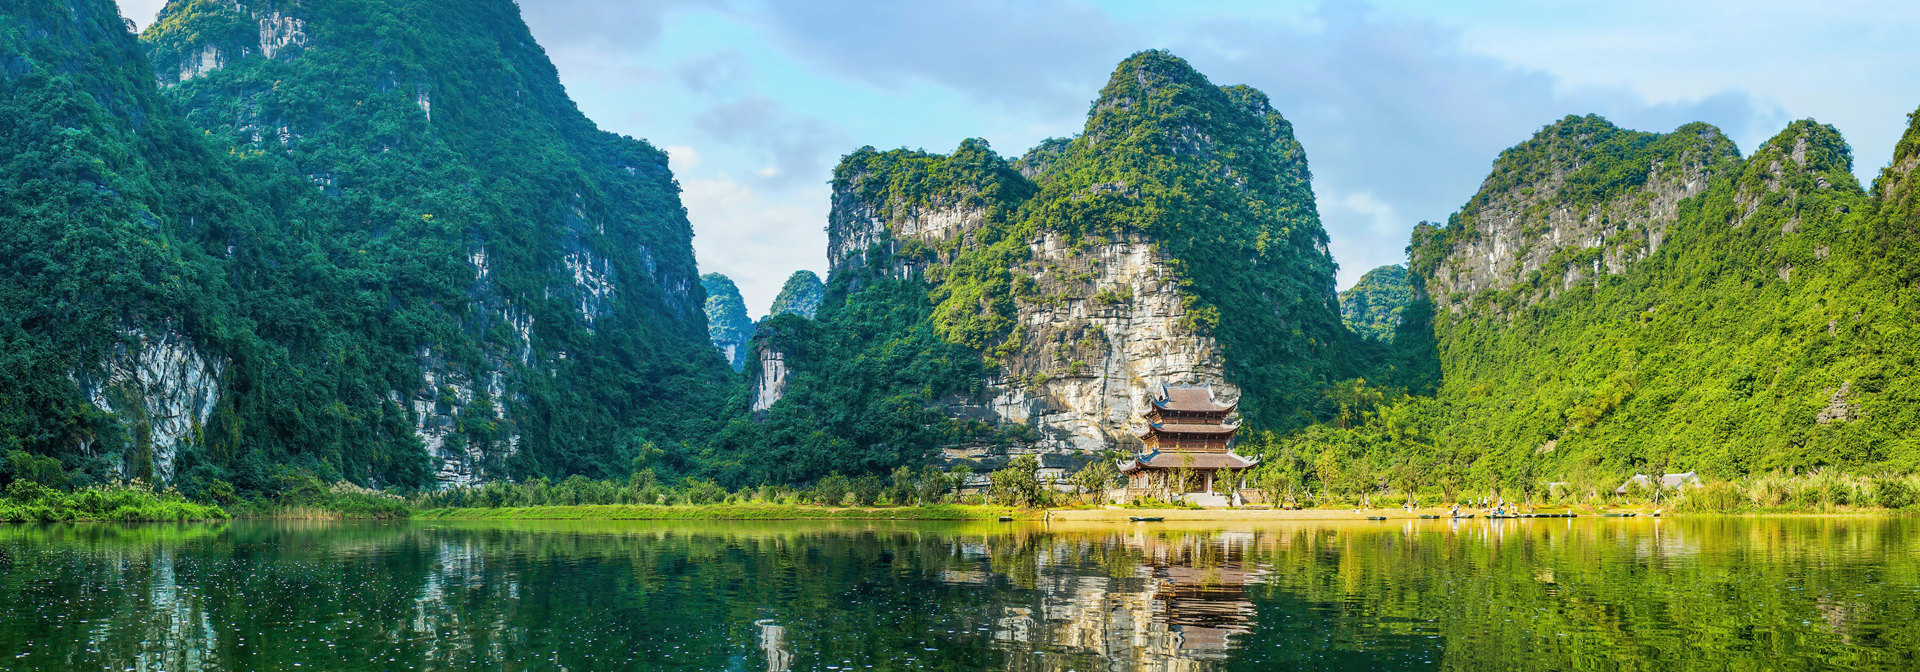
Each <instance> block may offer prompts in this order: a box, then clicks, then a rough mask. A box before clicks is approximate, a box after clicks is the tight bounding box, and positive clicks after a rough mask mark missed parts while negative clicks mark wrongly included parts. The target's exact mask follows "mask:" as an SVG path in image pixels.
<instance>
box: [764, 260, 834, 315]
mask: <svg viewBox="0 0 1920 672" xmlns="http://www.w3.org/2000/svg"><path fill="white" fill-rule="evenodd" d="M826 298H827V286H826V284H825V283H822V282H820V276H818V275H814V273H813V271H794V272H793V275H789V276H787V282H786V284H784V285H781V286H780V293H779V294H777V295H775V296H774V297H773V306H771V307H769V308H768V309H767V316H768V317H772V316H774V315H784V314H787V313H792V314H794V315H799V316H801V317H806V318H811V317H813V316H814V314H815V313H818V312H820V302H821V301H822V300H824V299H826Z"/></svg>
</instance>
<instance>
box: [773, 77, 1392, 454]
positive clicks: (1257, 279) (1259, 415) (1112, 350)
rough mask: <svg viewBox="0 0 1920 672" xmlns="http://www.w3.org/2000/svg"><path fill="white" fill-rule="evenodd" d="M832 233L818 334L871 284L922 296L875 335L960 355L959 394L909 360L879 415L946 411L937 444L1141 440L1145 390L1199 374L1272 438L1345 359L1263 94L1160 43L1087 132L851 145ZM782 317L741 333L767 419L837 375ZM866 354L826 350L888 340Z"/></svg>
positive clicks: (838, 184) (836, 188)
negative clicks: (1033, 142) (768, 377)
mask: <svg viewBox="0 0 1920 672" xmlns="http://www.w3.org/2000/svg"><path fill="white" fill-rule="evenodd" d="M827 233H828V249H827V259H828V262H829V264H830V267H831V273H830V275H829V279H828V283H827V295H826V299H825V302H824V304H823V306H822V309H821V312H820V319H819V322H820V324H821V329H823V330H827V331H832V330H836V329H842V328H845V327H846V326H848V325H849V324H851V321H853V320H861V321H865V320H870V319H871V317H872V315H871V309H872V308H871V307H872V306H875V305H877V303H878V301H879V298H878V297H879V296H880V295H885V296H886V297H888V300H890V301H891V302H892V303H893V304H894V310H895V313H894V317H895V318H905V317H911V314H912V313H911V312H908V310H909V309H911V311H913V312H917V311H919V310H921V308H919V307H918V306H920V305H923V306H924V310H925V314H924V317H921V318H918V319H919V320H921V321H920V322H917V323H906V322H892V323H890V327H891V328H892V329H894V330H895V331H894V333H896V334H899V335H901V336H905V335H907V334H913V333H918V330H921V329H930V330H931V331H932V332H933V333H934V334H937V336H938V337H939V338H940V340H941V341H942V342H943V343H944V344H945V345H944V346H943V347H941V348H928V349H927V350H923V351H921V355H922V356H923V357H925V356H934V357H938V359H936V360H933V361H935V362H938V363H939V367H938V368H939V369H940V370H946V371H951V370H953V369H952V365H953V364H954V363H955V362H954V360H955V359H956V358H964V360H971V361H973V362H975V363H977V364H978V365H979V367H980V368H979V369H978V373H977V374H975V375H976V377H975V378H974V379H973V383H971V384H966V385H955V383H954V382H953V381H952V380H951V379H947V378H938V377H932V376H929V375H927V374H928V373H929V372H930V371H929V369H931V368H934V367H929V366H928V364H929V363H932V362H924V363H923V362H916V361H914V360H911V359H909V360H905V361H907V362H909V363H910V365H909V366H908V367H907V368H905V369H903V370H900V371H897V372H895V373H893V374H892V375H891V376H890V377H891V378H892V379H894V380H895V381H896V382H897V383H898V384H900V385H902V386H903V387H904V390H903V391H905V390H912V391H913V393H912V394H911V395H908V396H900V395H897V394H896V395H892V396H887V397H886V398H887V399H890V400H892V401H891V402H890V403H891V404H892V405H893V406H894V407H896V408H900V407H905V406H906V405H909V404H923V405H926V406H927V407H929V408H931V409H933V410H935V411H938V412H939V413H940V414H941V416H943V417H945V418H947V419H948V420H950V421H952V422H954V423H958V424H955V425H950V426H948V429H949V430H952V431H946V432H943V433H940V434H938V435H937V436H936V437H935V438H936V439H937V443H936V445H938V446H940V447H943V448H945V449H947V451H948V454H949V455H950V456H958V455H966V456H975V457H977V456H983V455H993V454H999V453H1004V452H1008V451H1031V450H1039V451H1047V452H1087V451H1100V450H1108V449H1121V448H1128V447H1133V446H1136V445H1137V443H1138V440H1137V438H1135V431H1136V430H1137V429H1138V423H1139V419H1138V418H1139V416H1140V414H1141V413H1142V412H1143V411H1144V409H1145V408H1146V403H1147V398H1148V396H1147V395H1148V394H1149V390H1150V389H1152V388H1153V387H1154V386H1157V385H1160V384H1164V383H1175V384H1185V383H1198V384H1207V385H1211V386H1213V388H1214V390H1215V393H1216V394H1217V395H1219V396H1220V397H1222V398H1225V399H1230V400H1232V399H1237V400H1238V401H1239V402H1240V403H1241V408H1242V409H1243V412H1244V413H1245V414H1246V416H1247V418H1248V419H1249V420H1250V421H1251V422H1252V423H1253V424H1254V425H1255V426H1256V427H1262V428H1271V429H1285V428H1288V427H1293V426H1298V425H1299V424H1302V423H1305V422H1309V421H1311V420H1312V419H1314V418H1316V417H1319V416H1320V415H1321V414H1323V413H1324V412H1325V411H1326V409H1325V408H1323V406H1324V401H1323V399H1324V398H1323V396H1322V395H1321V392H1322V390H1323V389H1324V388H1325V387H1326V386H1327V385H1328V384H1329V383H1330V382H1332V381H1333V380H1336V379H1339V378H1343V377H1345V376H1346V375H1349V373H1350V364H1349V362H1348V361H1347V360H1346V358H1345V357H1344V356H1345V355H1347V354H1350V353H1351V351H1352V349H1353V347H1354V344H1355V340H1354V339H1353V337H1352V336H1351V334H1350V333H1349V332H1347V331H1346V329H1345V328H1344V327H1343V326H1342V325H1341V324H1340V317H1339V308H1338V304H1337V298H1336V296H1335V293H1334V288H1333V270H1334V265H1333V263H1332V260H1331V259H1330V258H1329V256H1328V254H1327V250H1326V234H1325V232H1324V231H1323V230H1322V229H1321V227H1320V224H1319V221H1318V218H1317V215H1316V214H1315V212H1314V204H1313V194H1312V191H1311V188H1310V186H1309V174H1308V171H1307V168H1306V159H1305V156H1304V152H1303V151H1302V149H1301V148H1300V145H1299V143H1298V142H1297V141H1295V140H1294V139H1293V136H1292V129H1291V127H1290V125H1289V124H1288V123H1287V122H1286V120H1285V119H1284V118H1282V117H1281V116H1280V114H1279V113H1278V112H1276V111H1274V110H1273V109H1272V107H1271V106H1270V105H1269V104H1268V102H1267V99H1266V97H1265V96H1264V95H1261V94H1260V93H1259V92H1257V91H1254V90H1252V89H1249V88H1246V87H1217V86H1214V85H1213V84H1211V83H1209V82H1208V81H1207V80H1206V78H1205V77H1203V76H1202V75H1200V74H1199V73H1198V72H1195V71H1194V70H1193V69H1192V68H1191V67H1189V66H1188V65H1187V64H1186V63H1185V62H1184V61H1182V60H1180V59H1179V58H1176V57H1174V56H1172V55H1170V54H1166V53H1164V52H1143V53H1141V54H1138V55H1135V56H1134V57H1132V58H1129V59H1127V60H1126V61H1125V62H1123V63H1121V64H1120V66H1119V68H1118V69H1116V71H1115V73H1114V75H1113V77H1112V79H1111V80H1110V82H1109V84H1108V85H1107V87H1106V88H1105V89H1104V90H1103V91H1102V93H1101V97H1100V99H1099V100H1098V101H1096V102H1095V103H1094V105H1093V108H1092V112H1091V114H1090V115H1089V119H1088V122H1087V126H1086V130H1085V132H1084V133H1083V134H1082V135H1080V136H1079V137H1076V138H1073V139H1068V140H1050V141H1048V142H1046V143H1044V144H1042V145H1041V146H1040V147H1037V148H1035V149H1034V150H1033V151H1031V152H1029V153H1028V154H1027V156H1025V157H1022V158H1021V159H1020V160H1019V161H1017V162H1014V161H1008V160H1007V159H1005V158H1002V157H1000V156H999V155H997V154H996V153H994V152H993V150H992V149H991V148H990V147H988V146H987V144H986V143H985V142H984V141H980V140H968V141H966V142H963V143H962V144H961V145H960V147H958V148H957V149H955V150H954V151H953V152H952V153H950V154H946V155H938V154H930V153H926V152H920V151H910V150H894V151H886V152H882V151H876V150H874V149H872V148H863V149H861V150H859V151H856V152H854V153H853V154H851V155H848V156H847V157H846V158H845V159H844V160H843V161H842V162H841V164H840V166H839V167H838V168H837V169H836V170H835V176H834V181H833V208H832V212H831V214H830V216H829V221H828V229H827ZM902 304H904V305H902ZM854 307H859V308H860V310H858V311H850V310H849V309H850V308H854ZM798 326H800V325H789V326H788V327H787V331H788V332H791V333H782V334H780V336H779V337H778V338H769V339H766V340H764V341H763V342H762V343H761V344H759V345H757V346H756V347H757V348H759V349H760V351H761V352H762V353H763V356H765V353H772V352H777V354H778V355H779V362H780V365H779V366H780V370H783V371H787V372H789V376H788V377H787V378H786V385H785V394H784V396H783V398H782V401H781V403H778V404H772V405H770V406H768V410H769V411H770V412H771V414H770V416H768V417H770V418H771V419H772V420H773V421H776V422H777V420H778V418H779V416H780V414H781V413H782V409H783V408H786V407H792V408H796V409H798V408H803V407H805V404H807V403H809V400H808V399H807V398H806V397H805V396H802V395H803V394H804V391H805V390H806V389H808V388H811V387H814V386H820V387H823V388H833V387H844V386H847V385H849V384H851V383H850V381H848V380H845V379H843V378H839V377H836V376H837V375H838V374H840V373H842V372H838V371H836V370H835V367H830V366H824V365H823V363H822V362H819V361H817V360H816V359H815V356H816V355H815V354H813V353H809V352H804V351H806V350H808V349H809V348H814V349H815V352H818V351H819V350H818V347H817V342H816V341H809V340H807V339H806V338H804V337H798V336H803V332H800V331H795V330H794V327H798ZM763 331H765V327H763ZM849 346H850V347H849ZM883 347H886V346H883V345H879V344H871V345H870V344H863V343H859V342H846V343H842V344H840V347H836V348H831V349H828V350H829V351H831V352H833V353H835V354H834V356H835V357H838V358H842V359H845V358H853V359H860V358H868V357H880V356H898V355H899V352H898V350H897V349H896V350H882V349H881V348H883ZM954 348H958V350H955V349H954ZM763 370H764V369H763ZM763 403H764V402H761V401H756V406H759V405H762V404H763ZM811 412H813V413H815V414H819V413H823V412H828V411H826V410H825V409H821V408H818V407H815V408H813V409H812V411H811ZM866 440H869V441H875V442H885V443H893V442H896V441H898V438H897V437H896V435H891V434H887V433H885V432H880V433H877V434H872V438H870V439H866ZM860 441H861V440H855V441H854V443H855V444H856V445H859V444H860Z"/></svg>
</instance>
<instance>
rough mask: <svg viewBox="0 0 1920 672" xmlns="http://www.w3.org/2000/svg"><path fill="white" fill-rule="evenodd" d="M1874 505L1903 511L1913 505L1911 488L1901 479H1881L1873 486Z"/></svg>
mask: <svg viewBox="0 0 1920 672" xmlns="http://www.w3.org/2000/svg"><path fill="white" fill-rule="evenodd" d="M1873 500H1874V503H1876V504H1879V505H1880V506H1882V507H1885V508H1889V509H1904V508H1907V507H1909V506H1912V505H1913V486H1911V485H1909V484H1908V483H1907V481H1906V479H1903V478H1894V477H1889V478H1882V479H1880V480H1879V482H1876V483H1874V484H1873Z"/></svg>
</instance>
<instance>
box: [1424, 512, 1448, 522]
mask: <svg viewBox="0 0 1920 672" xmlns="http://www.w3.org/2000/svg"><path fill="white" fill-rule="evenodd" d="M1445 517H1446V516H1436V515H1433V514H1431V513H1423V514H1420V519H1421V520H1439V519H1441V518H1445Z"/></svg>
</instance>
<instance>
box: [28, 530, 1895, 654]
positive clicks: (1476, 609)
mask: <svg viewBox="0 0 1920 672" xmlns="http://www.w3.org/2000/svg"><path fill="white" fill-rule="evenodd" d="M1916 659H1920V521H1916V520H1913V519H1895V518H1840V517H1806V518H1699V519H1690V518H1681V519H1666V520H1652V519H1594V518H1584V519H1574V520H1546V519H1541V520H1498V521H1489V520H1470V521H1457V522H1455V521H1385V522H1325V523H1316V522H1289V523H1269V524H1239V523H1235V524H1231V525H1226V526H1211V527H1209V526H1202V525H1198V524H1173V523H1160V524H1151V523H1148V524H1091V523H1088V524H1062V523H1054V524H1051V525H1046V524H1041V523H985V522H982V523H951V524H941V523H890V522H853V523H849V522H831V523H823V522H809V523H770V522H753V523H744V522H743V523H732V522H673V523H645V522H619V523H586V522H487V523H479V522H475V523H463V522H400V523H337V522H334V523H329V522H279V521H276V522H257V521H236V522H233V523H228V524H219V525H124V526H121V525H62V526H21V525H13V526H5V525H0V668H5V669H11V670H67V669H71V670H100V669H111V670H142V671H146V670H316V669H317V670H401V669H408V670H469V669H490V670H562V669H564V670H629V669H631V670H742V671H747V670H751V671H759V670H770V671H784V670H795V671H798V670H868V669H873V670H922V669H928V670H978V669H1009V670H1084V671H1092V670H1235V669H1247V670H1276V669H1323V670H1439V669H1445V670H1492V669H1521V670H1535V669H1537V670H1570V669H1578V670H1612V669H1620V670H1656V669H1703V670H1750V669H1771V670H1803V669H1869V670H1877V669H1886V670H1891V669H1912V666H1913V662H1912V661H1914V660H1916Z"/></svg>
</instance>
